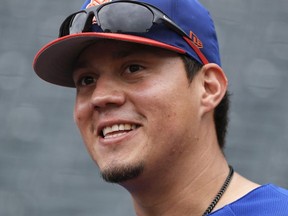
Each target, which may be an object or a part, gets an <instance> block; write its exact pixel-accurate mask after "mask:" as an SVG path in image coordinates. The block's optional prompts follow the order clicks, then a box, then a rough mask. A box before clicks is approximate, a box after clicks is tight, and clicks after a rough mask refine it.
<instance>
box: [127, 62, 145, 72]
mask: <svg viewBox="0 0 288 216" xmlns="http://www.w3.org/2000/svg"><path fill="white" fill-rule="evenodd" d="M141 69H143V67H142V66H140V65H137V64H134V65H129V66H128V68H127V72H128V73H135V72H137V71H139V70H141Z"/></svg>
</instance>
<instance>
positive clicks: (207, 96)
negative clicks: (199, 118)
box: [201, 63, 228, 114]
mask: <svg viewBox="0 0 288 216" xmlns="http://www.w3.org/2000/svg"><path fill="white" fill-rule="evenodd" d="M201 78H202V90H203V91H202V95H201V107H202V110H201V112H202V114H205V113H207V112H209V111H211V110H213V109H215V107H216V106H217V105H218V104H219V103H220V101H221V100H222V98H223V97H224V95H225V93H226V91H227V86H228V80H227V78H226V75H225V74H224V72H223V70H222V68H221V67H220V66H218V65H217V64H214V63H210V64H206V65H204V66H203V67H202V69H201Z"/></svg>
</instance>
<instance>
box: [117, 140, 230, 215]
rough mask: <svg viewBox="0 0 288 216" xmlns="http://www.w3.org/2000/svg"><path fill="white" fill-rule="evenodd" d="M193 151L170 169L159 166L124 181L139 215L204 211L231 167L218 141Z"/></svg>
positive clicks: (198, 212) (195, 213)
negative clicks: (203, 148) (148, 172)
mask: <svg viewBox="0 0 288 216" xmlns="http://www.w3.org/2000/svg"><path fill="white" fill-rule="evenodd" d="M189 154H190V155H191V154H192V155H193V157H191V156H190V158H191V160H187V158H186V159H185V160H183V161H180V162H178V164H175V162H174V164H173V165H172V166H170V167H169V170H168V169H167V170H163V169H158V170H155V172H154V173H153V172H150V175H143V177H142V176H141V177H140V178H138V179H136V180H133V182H127V183H125V184H123V186H124V187H125V188H126V189H127V190H128V191H129V192H130V193H131V195H132V197H133V200H134V206H135V210H136V213H137V216H148V215H149V216H154V215H155V216H162V215H165V216H170V215H171V216H172V215H181V216H185V215H202V214H203V213H204V211H205V210H206V209H207V207H208V206H209V205H210V203H211V202H212V200H213V199H214V197H215V195H216V194H217V193H218V191H219V189H220V188H221V186H222V184H223V183H224V181H225V179H226V177H227V175H228V173H229V167H228V165H227V162H226V160H225V158H224V156H223V154H222V152H221V150H220V149H219V148H218V146H217V144H215V143H214V144H211V145H209V146H206V149H205V150H203V151H200V152H199V153H198V154H197V155H196V153H195V154H194V152H193V153H191V152H190V153H189ZM211 155H213V156H212V157H211ZM184 158H185V157H184ZM195 158H197V160H195ZM195 161H197V162H195Z"/></svg>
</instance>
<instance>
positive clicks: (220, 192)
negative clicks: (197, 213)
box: [202, 166, 234, 216]
mask: <svg viewBox="0 0 288 216" xmlns="http://www.w3.org/2000/svg"><path fill="white" fill-rule="evenodd" d="M233 174H234V170H233V167H232V166H229V174H228V176H227V178H226V180H225V182H224V184H223V185H222V187H221V189H220V191H219V192H218V194H217V195H216V196H215V198H214V199H213V201H212V202H211V204H210V205H209V207H208V208H207V209H206V211H205V212H204V213H203V215H202V216H206V215H208V214H209V213H211V212H212V210H213V209H214V207H215V206H216V205H217V203H218V202H219V200H220V198H221V197H222V195H223V194H224V192H225V191H226V189H227V187H228V185H229V184H230V182H231V179H232V177H233Z"/></svg>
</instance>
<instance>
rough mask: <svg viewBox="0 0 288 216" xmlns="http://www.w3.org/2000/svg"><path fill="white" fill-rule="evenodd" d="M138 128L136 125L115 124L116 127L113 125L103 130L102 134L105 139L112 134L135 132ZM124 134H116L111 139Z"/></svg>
mask: <svg viewBox="0 0 288 216" xmlns="http://www.w3.org/2000/svg"><path fill="white" fill-rule="evenodd" d="M136 128H137V126H136V125H135V124H115V125H112V126H111V127H105V128H104V129H103V130H102V133H103V135H104V137H105V136H106V135H107V134H109V133H112V132H118V131H127V130H128V131H129V130H135V129H136ZM123 134H125V133H119V134H114V135H111V137H117V136H120V135H123ZM109 137H110V136H109Z"/></svg>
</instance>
